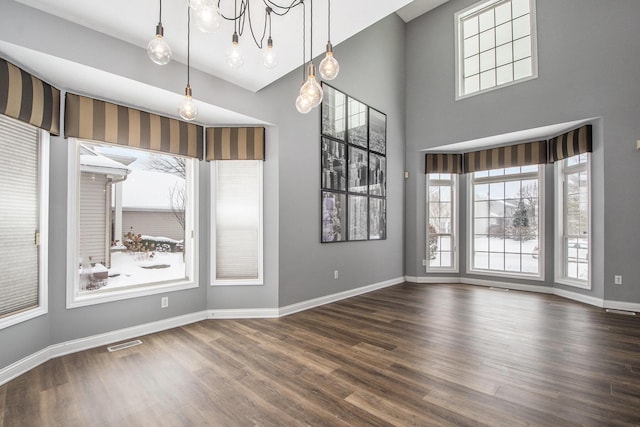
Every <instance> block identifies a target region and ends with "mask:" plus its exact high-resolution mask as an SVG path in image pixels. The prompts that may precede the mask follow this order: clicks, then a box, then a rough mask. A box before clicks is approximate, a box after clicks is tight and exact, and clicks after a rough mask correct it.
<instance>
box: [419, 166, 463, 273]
mask: <svg viewBox="0 0 640 427" xmlns="http://www.w3.org/2000/svg"><path fill="white" fill-rule="evenodd" d="M429 175H430V174H426V179H425V182H426V208H427V210H426V221H425V227H426V228H427V230H426V236H427V240H426V241H425V254H426V255H425V269H426V272H427V273H458V272H459V256H458V253H459V252H458V247H459V236H458V204H459V203H458V183H459V179H458V175H457V174H451V216H452V218H451V233H450V234H451V244H452V246H453V247H452V249H451V252H452V254H451V257H452V262H451V267H432V266H430V265H429V183H430V179H429Z"/></svg>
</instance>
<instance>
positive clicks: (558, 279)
mask: <svg viewBox="0 0 640 427" xmlns="http://www.w3.org/2000/svg"><path fill="white" fill-rule="evenodd" d="M586 154H587V162H586V163H583V164H580V165H575V166H567V165H566V161H567V159H564V160H559V161H557V162H555V165H554V180H555V193H556V200H555V207H554V210H555V236H554V240H555V245H554V246H555V248H554V249H555V256H554V264H555V268H554V270H555V271H554V275H555V277H554V281H555V283H559V284H563V285H568V286H573V287H576V288H581V289H591V272H592V261H591V260H592V257H591V253H592V252H593V245H592V242H591V238H592V237H591V236H592V235H593V232H592V209H591V207H592V204H591V200H592V197H591V188H592V187H591V153H586ZM567 169H569V170H571V171H575V172H579V171H586V172H587V178H588V179H587V185H588V201H589V234H588V241H589V243H588V246H589V249H588V250H589V252H588V253H589V255H588V267H587V268H588V270H589V277H588V279H587V280H586V281H584V280H579V279H575V278H571V277H568V276H567V273H566V270H565V266H566V264H567V253H566V252H565V244H564V239H565V235H564V229H565V219H566V218H565V215H566V210H565V206H566V203H565V200H566V197H565V192H566V188H565V176H566V171H567Z"/></svg>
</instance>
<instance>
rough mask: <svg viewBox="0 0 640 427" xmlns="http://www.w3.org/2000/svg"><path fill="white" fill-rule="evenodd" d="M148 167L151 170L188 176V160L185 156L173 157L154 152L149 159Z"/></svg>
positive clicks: (183, 176)
mask: <svg viewBox="0 0 640 427" xmlns="http://www.w3.org/2000/svg"><path fill="white" fill-rule="evenodd" d="M146 166H147V168H149V169H150V170H154V171H158V172H165V173H170V174H171V175H175V176H179V177H180V178H185V177H186V176H187V162H186V161H185V159H184V157H173V156H167V155H163V154H154V155H152V156H151V157H149V159H148V160H147V163H146Z"/></svg>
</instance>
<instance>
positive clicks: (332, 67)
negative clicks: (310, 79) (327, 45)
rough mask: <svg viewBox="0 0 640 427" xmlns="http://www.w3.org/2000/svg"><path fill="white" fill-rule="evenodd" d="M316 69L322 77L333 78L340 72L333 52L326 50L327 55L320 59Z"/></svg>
mask: <svg viewBox="0 0 640 427" xmlns="http://www.w3.org/2000/svg"><path fill="white" fill-rule="evenodd" d="M318 69H319V70H320V75H321V76H322V78H323V79H325V80H333V79H335V78H336V76H337V75H338V72H340V64H338V61H337V60H336V58H334V57H333V52H331V51H327V55H326V56H325V57H324V59H323V60H322V61H320V65H319V66H318Z"/></svg>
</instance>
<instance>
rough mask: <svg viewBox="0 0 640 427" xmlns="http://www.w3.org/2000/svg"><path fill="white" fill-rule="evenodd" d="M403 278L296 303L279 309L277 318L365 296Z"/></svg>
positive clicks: (394, 283) (402, 281) (397, 282)
mask: <svg viewBox="0 0 640 427" xmlns="http://www.w3.org/2000/svg"><path fill="white" fill-rule="evenodd" d="M404 282H405V278H404V277H397V278H395V279H390V280H385V281H384V282H378V283H374V284H373V285H367V286H362V287H360V288H356V289H350V290H348V291H343V292H338V293H336V294H331V295H327V296H324V297H319V298H314V299H310V300H307V301H302V302H298V303H295V304H290V305H286V306H284V307H280V309H279V316H287V315H289V314H293V313H297V312H299V311H303V310H308V309H310V308H314V307H318V306H321V305H324V304H329V303H332V302H336V301H340V300H343V299H346V298H351V297H355V296H357V295H362V294H366V293H368V292H371V291H375V290H378V289H382V288H387V287H389V286H393V285H397V284H400V283H404Z"/></svg>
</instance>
